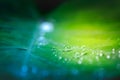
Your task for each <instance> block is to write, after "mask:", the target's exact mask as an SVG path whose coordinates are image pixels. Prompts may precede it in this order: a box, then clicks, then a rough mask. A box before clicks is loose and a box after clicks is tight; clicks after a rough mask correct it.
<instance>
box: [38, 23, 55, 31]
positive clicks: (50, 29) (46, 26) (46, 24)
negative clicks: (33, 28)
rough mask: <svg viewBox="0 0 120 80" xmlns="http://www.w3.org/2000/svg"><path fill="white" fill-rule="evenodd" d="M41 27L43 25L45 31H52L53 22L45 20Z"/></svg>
mask: <svg viewBox="0 0 120 80" xmlns="http://www.w3.org/2000/svg"><path fill="white" fill-rule="evenodd" d="M40 27H41V30H42V31H43V32H51V31H53V24H52V23H50V22H44V23H42V24H41V26H40Z"/></svg>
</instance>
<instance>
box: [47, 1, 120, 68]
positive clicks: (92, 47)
mask: <svg viewBox="0 0 120 80" xmlns="http://www.w3.org/2000/svg"><path fill="white" fill-rule="evenodd" d="M100 2H101V3H99V2H98V3H96V4H99V5H92V4H91V5H88V6H86V5H87V4H85V5H78V4H77V3H81V4H82V2H80V1H78V2H77V1H76V2H72V1H71V3H70V4H68V3H67V2H66V3H65V4H63V5H62V6H60V7H59V8H58V9H56V11H54V12H53V13H51V14H50V15H49V16H50V18H51V17H52V18H54V19H55V21H56V23H55V30H56V31H57V32H56V33H54V36H55V37H56V38H57V39H56V41H59V42H60V43H63V44H65V45H64V46H63V47H60V46H58V47H57V48H56V51H58V52H56V54H57V55H58V56H56V55H55V56H56V57H57V58H58V60H59V63H64V62H65V63H66V64H67V63H68V65H70V66H74V67H75V66H76V67H80V66H84V67H85V68H86V69H87V68H88V69H89V68H91V69H95V67H96V68H97V67H99V68H100V67H103V66H104V67H106V68H107V67H109V68H116V65H117V64H119V60H120V58H119V50H120V28H119V27H120V24H119V21H120V20H119V13H120V10H119V7H120V6H117V5H116V6H115V3H116V2H117V1H116V2H115V3H114V4H111V5H113V7H112V8H110V7H111V5H110V3H108V4H107V3H105V4H104V5H102V6H101V4H102V1H100ZM83 3H84V1H83ZM118 3H119V1H118ZM58 34H60V35H59V36H58ZM60 40H61V41H60ZM114 51H115V52H114ZM101 53H102V56H101ZM76 55H77V58H75V56H76ZM109 56H110V57H109ZM56 57H55V58H56ZM61 57H62V58H61ZM98 57H99V60H98ZM81 59H83V60H82V62H80V60H81ZM90 66H91V67H90Z"/></svg>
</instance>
